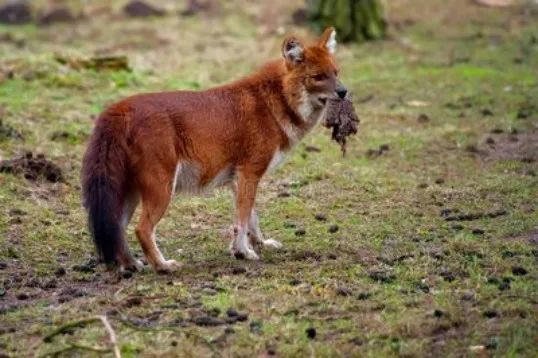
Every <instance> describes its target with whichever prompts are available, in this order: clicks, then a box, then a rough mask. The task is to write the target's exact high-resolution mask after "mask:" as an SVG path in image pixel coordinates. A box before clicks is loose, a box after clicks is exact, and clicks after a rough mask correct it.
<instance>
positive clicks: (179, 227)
mask: <svg viewBox="0 0 538 358" xmlns="http://www.w3.org/2000/svg"><path fill="white" fill-rule="evenodd" d="M37 3H38V4H39V6H42V5H43V4H41V2H37ZM106 3H108V2H106ZM405 3H406V1H394V2H391V5H390V7H389V14H390V20H391V23H392V25H393V26H392V29H393V30H392V34H391V38H390V39H389V40H387V41H383V42H375V43H368V44H363V45H345V46H340V47H339V49H338V55H337V57H338V60H339V63H340V66H341V67H342V75H341V77H342V79H343V81H344V82H345V83H346V84H347V86H348V87H349V88H350V89H351V90H352V92H353V94H354V99H355V102H356V106H357V109H358V112H359V115H360V117H361V127H360V133H359V135H358V136H357V137H356V138H354V139H352V140H351V142H350V143H349V145H348V153H347V156H346V157H345V158H343V157H342V156H341V153H340V150H339V148H338V146H337V145H335V144H334V143H332V142H330V139H329V133H328V131H327V130H325V129H323V128H321V127H320V128H317V129H316V130H315V131H314V133H313V134H312V135H310V136H309V137H307V138H306V139H305V140H304V141H303V143H302V144H300V145H299V146H298V147H297V148H296V149H295V150H294V151H293V153H292V155H291V156H290V157H289V158H288V159H287V161H286V162H285V164H283V165H282V166H281V167H280V168H279V169H278V170H277V171H276V172H274V173H273V174H272V175H270V176H269V177H267V178H265V180H264V183H263V185H262V188H261V191H260V195H259V198H258V203H257V207H258V209H259V212H260V216H261V217H260V219H261V226H262V229H263V230H264V232H265V234H266V236H268V237H271V238H275V239H277V240H279V241H281V242H283V243H284V245H285V249H284V250H282V251H280V252H271V251H265V252H263V254H262V260H261V261H260V262H257V263H252V262H244V261H236V260H234V259H232V258H230V257H229V255H228V254H227V252H226V248H227V240H226V239H225V232H226V230H227V228H228V226H229V224H230V221H231V208H232V205H231V195H230V194H229V193H228V192H226V191H217V192H215V193H214V195H213V196H211V197H208V198H184V197H178V198H176V199H175V200H174V202H173V204H172V205H171V207H170V208H169V211H168V213H167V216H166V218H165V219H164V220H163V221H162V223H161V224H160V226H159V229H158V237H159V245H160V246H161V248H162V250H163V252H164V254H165V256H167V257H170V258H176V259H179V260H181V261H182V262H184V263H185V268H184V269H183V270H182V271H181V272H178V273H177V274H174V275H168V276H161V275H156V274H154V273H153V272H151V271H149V270H146V271H144V272H142V273H138V274H136V275H134V276H133V277H131V278H123V277H120V276H118V275H117V274H116V273H115V272H109V271H106V270H105V269H104V268H103V267H101V266H96V267H95V266H94V265H93V264H92V257H93V248H92V246H91V242H90V238H89V234H88V232H87V230H86V224H85V220H86V219H85V214H84V212H83V210H82V208H81V203H80V195H79V192H80V186H79V171H80V161H81V157H82V153H83V151H84V148H85V142H86V139H87V137H88V136H89V134H90V133H91V128H92V121H91V118H92V117H95V116H96V115H97V114H98V113H99V112H100V111H101V110H102V109H103V108H104V107H105V106H106V105H107V104H109V103H112V102H113V101H115V100H118V99H120V98H122V97H125V96H128V95H130V94H135V93H138V92H144V91H158V90H170V89H200V88H207V87H210V86H213V85H216V84H219V83H224V82H227V81H230V80H233V79H236V78H238V77H241V76H242V75H244V74H246V73H248V72H249V71H251V70H252V69H254V68H256V67H257V66H259V65H260V64H262V63H263V62H264V61H266V60H268V59H269V58H273V57H275V56H277V55H278V53H279V46H280V41H281V38H282V35H281V34H280V33H281V32H282V31H281V30H280V28H281V27H282V28H284V29H285V30H286V31H293V32H297V33H299V34H306V30H305V29H304V28H295V27H293V26H291V25H289V15H288V14H291V11H292V10H293V9H294V8H295V7H298V6H300V4H301V2H300V1H292V2H278V1H277V2H273V3H272V4H270V5H271V6H269V4H267V5H261V4H253V3H252V2H243V1H240V0H236V1H230V2H226V4H222V5H220V6H219V8H218V9H217V10H215V12H214V13H210V14H201V15H198V16H195V17H190V18H183V17H180V16H176V15H175V14H169V15H167V16H165V17H163V18H158V19H127V18H125V17H123V16H119V14H120V13H121V9H120V8H121V2H119V1H118V2H114V3H113V5H111V6H112V7H111V8H110V11H108V12H105V13H103V14H95V15H91V12H90V10H88V12H89V13H90V15H88V17H87V18H86V19H84V20H81V21H79V22H77V23H76V24H58V25H53V26H50V27H38V26H35V25H25V26H22V27H13V26H0V34H9V35H10V36H11V37H13V38H15V39H19V40H23V41H24V46H22V47H19V46H16V45H15V44H13V43H10V42H9V41H7V42H1V43H0V78H4V76H3V75H2V74H4V73H7V72H10V71H11V73H12V75H11V78H8V77H5V79H4V80H1V82H0V118H2V123H3V124H4V125H8V126H10V127H12V128H14V129H15V130H16V131H17V132H20V133H21V134H22V136H23V138H22V139H21V138H9V137H8V138H4V137H2V136H0V138H1V139H0V158H3V159H6V158H10V157H13V156H18V155H20V154H21V153H23V152H25V151H29V150H30V151H33V152H34V153H44V154H45V155H46V156H47V158H49V159H51V160H53V161H54V162H55V163H57V164H58V165H60V166H61V168H62V169H63V172H64V175H65V177H66V180H65V182H63V183H55V184H52V183H47V182H45V181H37V182H33V181H28V180H25V179H24V178H22V177H18V176H13V175H10V174H6V173H0V212H1V215H0V262H1V263H3V264H4V266H5V267H3V266H0V267H1V269H0V278H1V280H0V284H1V285H0V318H1V322H2V325H1V327H0V353H3V354H6V355H9V356H29V355H38V356H39V355H46V354H50V353H52V352H55V351H56V350H59V349H64V348H73V349H75V350H76V349H78V350H80V349H81V348H80V345H82V346H85V347H86V348H87V347H93V348H98V349H108V348H110V347H109V345H108V341H107V338H106V333H105V330H104V329H103V327H102V325H100V324H99V323H98V322H96V323H91V324H87V325H84V326H81V327H78V328H76V329H73V330H71V331H70V332H69V334H63V335H58V336H56V337H55V338H54V339H53V340H52V342H44V341H43V340H42V339H43V337H45V336H46V335H47V334H49V333H50V332H52V331H53V330H54V329H56V328H58V327H60V326H62V325H65V324H66V323H68V322H72V321H77V320H82V319H85V318H88V317H93V316H95V315H101V314H106V315H107V316H108V317H109V320H110V321H111V323H112V325H113V327H114V329H115V330H116V333H117V336H118V342H119V343H118V344H119V347H120V349H121V352H122V355H123V356H126V357H129V356H137V355H140V354H144V355H147V356H152V355H196V356H200V355H216V356H217V355H218V356H221V355H224V356H252V355H266V354H272V353H276V354H278V355H281V356H304V355H315V356H348V355H350V356H395V355H407V356H424V355H442V356H445V355H449V356H461V355H465V356H467V355H469V356H471V355H498V356H533V355H534V354H535V348H534V347H535V345H536V340H537V339H538V336H537V335H536V332H537V331H538V323H537V322H538V320H537V318H538V317H537V315H536V312H537V310H536V307H537V292H538V284H537V282H538V280H536V278H537V274H538V272H537V261H536V255H537V248H536V235H537V234H536V223H537V222H538V211H537V210H538V208H537V207H536V197H537V194H538V180H537V177H536V171H537V167H536V160H538V157H537V151H536V146H535V145H534V146H533V143H535V142H536V139H537V138H538V136H537V134H536V133H537V123H538V111H537V110H536V107H533V106H532V104H533V103H536V101H537V100H538V81H537V79H536V76H535V74H536V72H537V70H538V56H536V55H537V53H538V44H536V42H537V40H536V37H537V36H538V34H536V26H537V23H536V20H535V19H534V18H532V17H531V16H530V15H525V12H524V11H523V10H522V8H520V7H519V6H517V7H514V8H510V9H508V10H506V9H503V10H501V9H486V8H480V7H477V6H474V5H470V4H469V2H467V1H463V0H461V1H460V0H458V1H453V2H450V4H447V2H441V1H425V0H424V1H422V0H421V1H417V2H416V3H417V5H416V6H418V10H417V11H415V10H414V9H413V8H412V7H411V6H407V7H406V6H405ZM77 4H78V3H77ZM77 4H72V5H73V6H75V8H76V9H77V11H79V7H80V4H78V5H77ZM103 4H105V2H103ZM163 4H164V5H163V6H165V7H166V8H167V9H169V11H173V10H174V11H175V10H178V9H181V7H182V6H183V5H184V4H183V3H181V4H176V2H172V1H168V2H163ZM76 6H78V7H76ZM275 9H276V10H275ZM277 10H278V11H277ZM271 11H276V12H274V13H275V14H278V15H275V16H267V14H273V13H272V12H271ZM534 11H535V10H534ZM57 54H61V55H64V56H72V57H73V58H78V57H80V58H85V57H91V56H92V55H93V54H107V55H108V54H125V55H127V56H128V58H129V61H130V64H131V66H132V70H131V71H96V70H87V69H73V68H71V67H69V66H66V65H62V64H60V63H58V62H57V61H56V60H55V57H56V55H57ZM524 108H530V114H529V115H528V116H527V117H526V118H518V117H521V116H518V113H520V112H521V111H522V109H524ZM533 108H534V109H533ZM420 115H425V116H426V120H425V121H418V120H417V118H418V117H419V116H420ZM492 130H496V132H499V130H502V133H497V134H495V133H491V132H492ZM488 138H491V139H492V140H493V142H494V144H491V140H489V142H490V144H488V143H487V142H488ZM514 138H517V139H518V142H514V140H515V139H514ZM514 143H516V144H514ZM384 144H387V145H388V146H389V150H388V151H385V152H383V154H381V155H380V156H375V155H367V150H368V149H377V148H378V147H379V146H380V145H384ZM307 146H315V147H318V148H320V149H321V151H320V152H311V151H307V150H306V147H307ZM473 148H474V149H473ZM283 193H286V194H287V196H285V195H282V194H283ZM499 209H504V210H505V211H506V214H505V215H500V216H497V217H494V218H493V217H488V216H487V214H488V213H491V212H494V211H496V210H499ZM447 210H448V211H447ZM317 213H323V214H324V215H325V216H326V217H327V220H326V221H319V220H316V218H315V214H317ZM441 213H443V214H444V215H445V216H446V215H459V214H470V213H471V214H473V213H474V214H477V213H478V214H480V213H482V214H485V215H482V216H481V217H480V218H478V219H475V220H470V221H447V220H445V217H443V216H442V215H441ZM334 224H336V225H338V230H337V231H336V232H335V233H330V232H329V226H331V225H334ZM300 229H302V230H304V232H305V233H304V235H297V231H299V230H300ZM129 239H130V245H131V248H133V249H134V250H135V251H136V252H138V253H140V248H139V246H138V244H137V243H136V242H135V240H134V236H133V232H132V227H130V228H129ZM62 268H63V269H65V272H66V273H65V274H62V272H61V270H60V271H58V270H59V269H62ZM522 269H523V271H522ZM229 308H234V309H236V310H238V311H239V312H244V313H247V314H248V320H246V321H244V322H237V323H235V324H218V325H216V326H201V325H199V324H196V322H197V321H196V319H197V318H200V317H205V318H206V319H207V317H213V316H214V318H217V319H220V320H225V319H226V311H227V310H228V309H229ZM122 317H123V318H122ZM126 322H127V323H126ZM129 322H130V323H129ZM312 328H313V329H315V337H312V335H313V333H312V332H313V331H312ZM307 332H310V337H309V334H308V333H307ZM77 345H78V346H79V348H76V346H77ZM71 352H72V351H71ZM81 353H83V354H88V355H92V354H94V355H95V354H97V353H95V352H93V353H92V352H90V351H88V350H87V349H84V348H82V351H81ZM62 354H65V355H69V352H64V353H62Z"/></svg>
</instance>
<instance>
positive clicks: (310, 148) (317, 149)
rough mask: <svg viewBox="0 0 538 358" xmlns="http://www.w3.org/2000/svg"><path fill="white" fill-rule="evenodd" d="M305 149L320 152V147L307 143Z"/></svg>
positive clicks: (309, 151) (310, 151)
mask: <svg viewBox="0 0 538 358" xmlns="http://www.w3.org/2000/svg"><path fill="white" fill-rule="evenodd" d="M305 151H307V152H308V153H319V152H321V149H319V148H318V147H315V146H313V145H307V146H306V147H305Z"/></svg>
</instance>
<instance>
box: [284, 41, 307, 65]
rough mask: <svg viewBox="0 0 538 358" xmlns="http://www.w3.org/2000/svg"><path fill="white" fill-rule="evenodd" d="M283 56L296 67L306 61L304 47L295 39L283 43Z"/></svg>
mask: <svg viewBox="0 0 538 358" xmlns="http://www.w3.org/2000/svg"><path fill="white" fill-rule="evenodd" d="M282 56H283V57H284V58H285V59H286V62H288V63H289V64H293V65H296V64H298V63H300V62H302V61H303V60H304V47H303V45H302V44H301V42H300V41H299V40H298V39H297V38H295V37H293V36H292V37H288V38H286V39H285V40H284V42H282Z"/></svg>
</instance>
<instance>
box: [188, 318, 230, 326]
mask: <svg viewBox="0 0 538 358" xmlns="http://www.w3.org/2000/svg"><path fill="white" fill-rule="evenodd" d="M193 323H194V324H195V325H197V326H202V327H215V326H220V325H222V324H224V323H225V322H224V321H223V320H222V319H220V318H216V317H212V316H201V317H196V318H194V319H193Z"/></svg>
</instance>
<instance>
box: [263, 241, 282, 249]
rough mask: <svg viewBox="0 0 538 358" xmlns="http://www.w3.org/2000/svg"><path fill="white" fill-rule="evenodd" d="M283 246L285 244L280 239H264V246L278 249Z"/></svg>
mask: <svg viewBox="0 0 538 358" xmlns="http://www.w3.org/2000/svg"><path fill="white" fill-rule="evenodd" d="M283 246H284V245H282V243H281V242H280V241H276V240H273V239H269V240H264V241H263V247H268V248H271V249H275V250H278V249H281V248H282V247H283Z"/></svg>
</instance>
